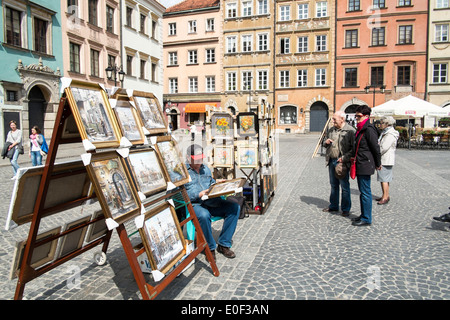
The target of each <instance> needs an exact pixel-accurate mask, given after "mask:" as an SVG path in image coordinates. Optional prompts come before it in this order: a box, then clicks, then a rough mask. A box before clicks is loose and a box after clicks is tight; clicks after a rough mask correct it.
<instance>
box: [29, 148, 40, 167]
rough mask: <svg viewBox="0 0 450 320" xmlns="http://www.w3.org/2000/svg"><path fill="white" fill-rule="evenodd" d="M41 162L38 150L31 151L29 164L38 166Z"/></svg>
mask: <svg viewBox="0 0 450 320" xmlns="http://www.w3.org/2000/svg"><path fill="white" fill-rule="evenodd" d="M41 164H42V156H41V152H40V151H31V165H32V166H33V167H34V166H40V165H41Z"/></svg>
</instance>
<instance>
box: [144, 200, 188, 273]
mask: <svg viewBox="0 0 450 320" xmlns="http://www.w3.org/2000/svg"><path fill="white" fill-rule="evenodd" d="M139 232H140V234H141V237H142V239H143V243H144V247H145V249H146V252H147V255H148V257H149V260H150V264H151V266H152V268H153V269H154V270H155V269H156V270H160V271H161V272H163V273H166V272H167V271H168V270H169V269H170V268H171V267H172V266H173V265H174V264H175V263H176V262H177V261H178V260H179V259H180V258H181V257H182V256H183V255H184V254H185V247H184V238H183V234H182V232H181V228H180V225H179V223H178V220H177V218H176V214H175V210H174V209H173V208H172V207H171V206H170V205H168V204H164V205H162V206H160V207H158V208H156V209H155V210H154V211H152V212H149V213H147V214H146V216H145V221H144V226H143V228H141V229H139Z"/></svg>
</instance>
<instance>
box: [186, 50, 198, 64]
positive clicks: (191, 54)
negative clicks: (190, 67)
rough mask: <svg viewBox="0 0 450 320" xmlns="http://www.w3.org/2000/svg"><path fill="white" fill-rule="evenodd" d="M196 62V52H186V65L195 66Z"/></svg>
mask: <svg viewBox="0 0 450 320" xmlns="http://www.w3.org/2000/svg"><path fill="white" fill-rule="evenodd" d="M196 63H198V61H197V50H189V51H188V64H196Z"/></svg>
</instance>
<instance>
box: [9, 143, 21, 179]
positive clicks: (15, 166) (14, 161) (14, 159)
mask: <svg viewBox="0 0 450 320" xmlns="http://www.w3.org/2000/svg"><path fill="white" fill-rule="evenodd" d="M14 148H16V151H14V155H13V157H12V158H11V160H10V162H11V165H12V167H13V171H14V175H16V173H17V170H18V169H19V168H20V167H19V164H18V163H17V159H19V149H18V148H17V147H14Z"/></svg>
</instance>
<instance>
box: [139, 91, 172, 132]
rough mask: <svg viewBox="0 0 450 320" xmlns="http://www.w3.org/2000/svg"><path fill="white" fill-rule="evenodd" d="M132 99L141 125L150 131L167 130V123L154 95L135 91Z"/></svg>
mask: <svg viewBox="0 0 450 320" xmlns="http://www.w3.org/2000/svg"><path fill="white" fill-rule="evenodd" d="M133 99H134V101H135V104H136V107H137V109H138V110H139V113H140V115H141V119H142V122H143V125H144V127H145V128H146V129H147V130H148V131H149V132H150V133H162V132H167V124H166V121H165V120H164V115H163V113H162V110H161V107H160V106H159V103H158V100H157V99H156V97H154V96H153V95H152V94H149V93H144V92H135V93H134V96H133Z"/></svg>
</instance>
